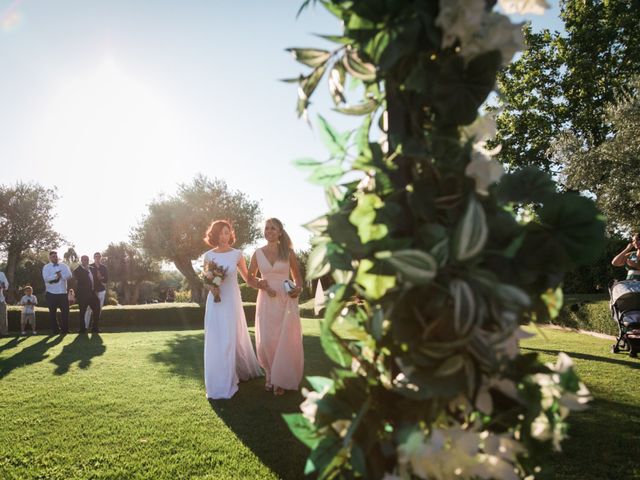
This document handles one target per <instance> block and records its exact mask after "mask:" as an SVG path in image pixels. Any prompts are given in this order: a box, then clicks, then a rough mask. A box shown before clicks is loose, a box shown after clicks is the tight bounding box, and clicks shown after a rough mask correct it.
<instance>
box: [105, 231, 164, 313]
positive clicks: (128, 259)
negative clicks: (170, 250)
mask: <svg viewBox="0 0 640 480" xmlns="http://www.w3.org/2000/svg"><path fill="white" fill-rule="evenodd" d="M103 256H104V257H105V260H104V264H105V266H106V267H107V268H108V270H109V281H110V282H113V283H114V286H115V288H116V290H118V291H119V293H121V295H122V300H121V301H122V303H123V304H125V305H131V304H136V303H138V298H139V294H140V288H141V287H142V285H143V283H144V282H150V281H155V280H158V279H159V278H160V263H159V262H158V261H156V260H154V259H152V258H150V257H149V256H148V255H146V254H145V252H144V251H141V250H140V249H139V248H137V247H136V246H135V245H132V244H131V243H127V242H119V243H110V244H109V246H108V247H107V249H106V250H105V251H104V252H103Z"/></svg>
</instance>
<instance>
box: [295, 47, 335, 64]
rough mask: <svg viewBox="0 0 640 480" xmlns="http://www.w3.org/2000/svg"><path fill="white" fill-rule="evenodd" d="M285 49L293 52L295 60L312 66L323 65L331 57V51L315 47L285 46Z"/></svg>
mask: <svg viewBox="0 0 640 480" xmlns="http://www.w3.org/2000/svg"><path fill="white" fill-rule="evenodd" d="M286 50H287V52H289V53H291V54H293V58H295V59H296V61H298V62H300V63H302V64H304V65H307V66H309V67H312V68H316V67H319V66H320V65H324V64H325V63H326V61H327V60H329V58H331V52H329V51H327V50H319V49H316V48H287V49H286Z"/></svg>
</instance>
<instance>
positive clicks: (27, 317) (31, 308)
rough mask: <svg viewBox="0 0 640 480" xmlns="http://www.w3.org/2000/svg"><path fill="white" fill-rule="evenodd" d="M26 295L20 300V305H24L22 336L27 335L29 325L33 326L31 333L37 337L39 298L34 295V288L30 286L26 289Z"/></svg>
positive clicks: (21, 319) (21, 324) (21, 321)
mask: <svg viewBox="0 0 640 480" xmlns="http://www.w3.org/2000/svg"><path fill="white" fill-rule="evenodd" d="M23 291H24V295H23V296H22V298H21V299H20V302H19V303H20V305H22V314H21V315H20V333H21V334H22V335H26V334H27V323H28V324H29V325H31V333H32V334H33V335H35V334H36V333H37V332H36V305H38V298H37V297H36V296H35V295H34V294H33V288H31V286H30V285H27V286H26V287H24V290H23Z"/></svg>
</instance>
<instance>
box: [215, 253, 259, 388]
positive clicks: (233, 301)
mask: <svg viewBox="0 0 640 480" xmlns="http://www.w3.org/2000/svg"><path fill="white" fill-rule="evenodd" d="M241 255H242V252H241V251H240V250H235V249H233V250H230V251H228V252H224V253H218V252H214V251H213V250H209V251H208V252H207V253H206V254H205V256H204V261H205V262H211V261H214V262H216V263H217V264H218V265H220V266H223V267H227V268H228V270H227V275H226V278H225V280H224V281H223V282H222V285H221V286H220V298H221V301H220V302H218V303H215V302H214V301H213V294H212V293H209V294H208V295H207V303H206V307H205V311H204V312H205V313H204V384H205V388H206V390H207V398H213V399H216V398H231V397H232V396H233V395H234V394H235V393H236V392H237V391H238V381H239V380H249V379H251V378H255V377H259V376H261V375H262V372H261V370H260V366H259V365H258V360H257V359H256V354H255V352H254V350H253V345H252V344H251V338H250V337H249V331H248V330H247V320H246V318H245V316H244V309H243V308H242V299H241V298H240V287H239V286H238V274H237V265H238V261H239V259H240V257H241Z"/></svg>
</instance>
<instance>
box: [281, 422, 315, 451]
mask: <svg viewBox="0 0 640 480" xmlns="http://www.w3.org/2000/svg"><path fill="white" fill-rule="evenodd" d="M282 418H284V421H285V423H286V424H287V426H288V427H289V430H291V433H293V435H295V437H296V438H297V439H298V440H300V441H301V442H302V443H304V444H305V445H306V446H307V447H309V448H310V449H311V450H313V449H314V448H316V446H318V444H319V443H320V440H321V439H322V436H320V435H319V434H318V432H316V429H315V427H314V426H313V424H312V423H311V422H310V421H309V420H308V419H306V418H305V417H303V416H302V414H301V413H285V414H283V415H282Z"/></svg>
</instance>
